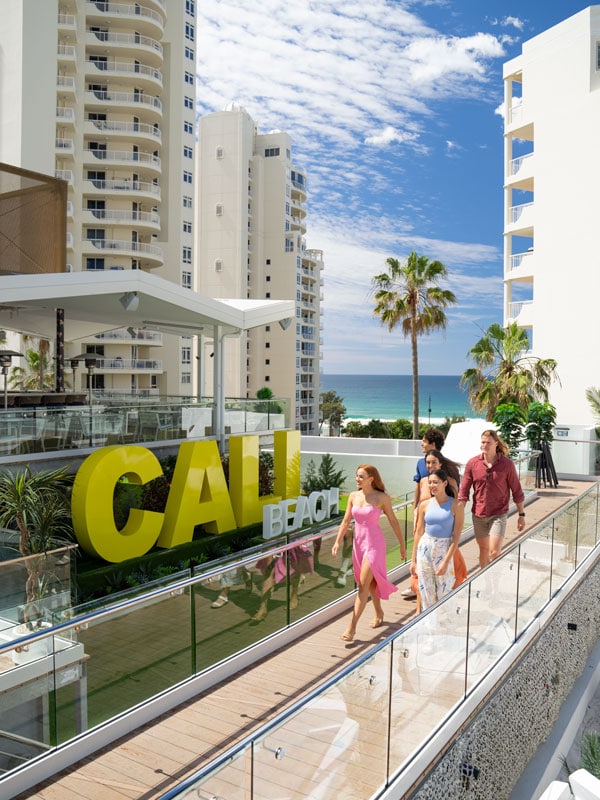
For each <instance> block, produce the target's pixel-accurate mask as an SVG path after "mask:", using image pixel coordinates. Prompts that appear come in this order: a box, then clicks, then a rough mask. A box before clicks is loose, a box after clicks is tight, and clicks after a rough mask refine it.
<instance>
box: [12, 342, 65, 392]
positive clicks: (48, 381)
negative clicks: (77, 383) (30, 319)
mask: <svg viewBox="0 0 600 800" xmlns="http://www.w3.org/2000/svg"><path fill="white" fill-rule="evenodd" d="M32 338H34V339H35V346H34V347H30V348H28V349H27V350H26V351H25V363H26V365H27V366H26V367H13V368H12V370H11V374H10V378H9V384H10V385H11V386H12V387H13V388H14V387H17V386H18V387H20V388H21V389H51V388H52V387H53V386H54V370H53V369H52V367H51V366H50V342H49V341H48V339H38V338H36V337H31V336H24V337H23V339H24V340H25V341H27V340H29V341H30V342H31V340H32Z"/></svg>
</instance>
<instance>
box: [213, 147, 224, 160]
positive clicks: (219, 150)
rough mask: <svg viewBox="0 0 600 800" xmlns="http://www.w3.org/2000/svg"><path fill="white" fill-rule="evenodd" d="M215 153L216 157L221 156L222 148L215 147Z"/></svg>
mask: <svg viewBox="0 0 600 800" xmlns="http://www.w3.org/2000/svg"><path fill="white" fill-rule="evenodd" d="M215 155H216V156H217V158H223V148H222V147H217V149H216V153H215Z"/></svg>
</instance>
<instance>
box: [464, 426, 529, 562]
mask: <svg viewBox="0 0 600 800" xmlns="http://www.w3.org/2000/svg"><path fill="white" fill-rule="evenodd" d="M507 454H508V447H507V445H506V443H505V442H503V441H502V439H501V438H500V437H499V436H498V434H497V433H496V431H492V430H489V431H484V432H483V433H482V434H481V455H480V456H475V457H474V458H471V459H469V461H468V462H467V466H466V467H465V473H464V475H463V478H462V480H461V482H460V489H459V491H458V500H459V502H460V503H462V504H463V505H466V503H467V502H468V500H469V493H470V491H471V487H473V506H472V508H471V511H472V513H473V528H474V530H475V538H476V539H477V544H478V545H479V565H480V566H481V567H485V566H486V564H489V563H490V561H492V560H493V559H494V558H497V557H498V556H499V555H500V550H501V549H502V539H503V538H504V533H505V531H506V518H507V516H508V505H509V502H510V495H511V494H512V498H513V500H514V502H515V505H516V506H517V510H518V512H519V517H518V522H517V529H518V531H519V533H521V531H523V530H524V528H525V502H524V501H525V495H524V493H523V489H522V487H521V483H520V481H519V476H518V475H517V470H516V468H515V465H514V464H513V462H512V461H511V460H510V458H507Z"/></svg>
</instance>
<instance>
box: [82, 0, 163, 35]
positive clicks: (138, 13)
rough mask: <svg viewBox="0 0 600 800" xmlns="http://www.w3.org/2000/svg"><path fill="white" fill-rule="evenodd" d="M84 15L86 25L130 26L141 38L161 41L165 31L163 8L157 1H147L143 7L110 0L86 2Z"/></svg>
mask: <svg viewBox="0 0 600 800" xmlns="http://www.w3.org/2000/svg"><path fill="white" fill-rule="evenodd" d="M150 6H155V8H150ZM85 13H86V18H87V22H88V25H89V24H91V25H100V26H103V25H108V24H109V23H111V22H112V23H113V24H114V25H118V26H119V27H122V28H125V27H126V26H128V25H129V24H131V26H132V28H135V30H136V31H138V32H139V33H140V34H141V35H142V36H149V37H150V38H155V39H162V37H163V34H164V30H165V14H164V6H163V5H162V3H160V2H158V1H157V0H149V2H148V3H147V4H146V5H144V6H142V5H139V4H137V3H136V4H131V3H116V2H112V0H111V2H109V1H108V0H88V2H87V3H86V7H85Z"/></svg>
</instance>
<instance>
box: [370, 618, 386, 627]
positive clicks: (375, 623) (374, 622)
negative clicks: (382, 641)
mask: <svg viewBox="0 0 600 800" xmlns="http://www.w3.org/2000/svg"><path fill="white" fill-rule="evenodd" d="M382 625H383V617H373V619H372V620H371V622H370V623H369V626H370V627H371V628H381V626H382Z"/></svg>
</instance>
